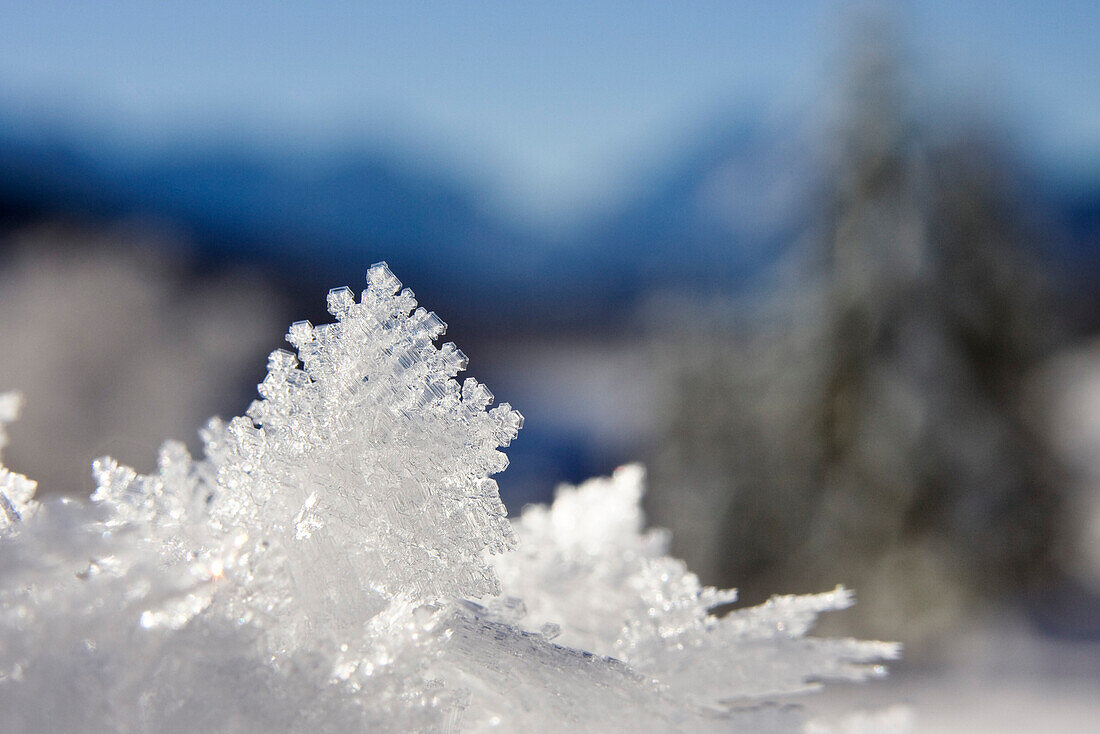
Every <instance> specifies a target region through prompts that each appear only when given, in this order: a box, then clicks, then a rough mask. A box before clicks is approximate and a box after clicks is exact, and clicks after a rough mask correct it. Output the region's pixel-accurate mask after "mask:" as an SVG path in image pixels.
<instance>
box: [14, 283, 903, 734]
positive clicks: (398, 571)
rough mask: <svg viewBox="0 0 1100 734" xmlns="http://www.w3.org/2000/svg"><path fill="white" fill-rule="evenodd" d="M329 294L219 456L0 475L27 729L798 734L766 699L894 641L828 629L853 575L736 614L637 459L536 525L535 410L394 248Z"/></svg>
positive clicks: (873, 660) (209, 450)
mask: <svg viewBox="0 0 1100 734" xmlns="http://www.w3.org/2000/svg"><path fill="white" fill-rule="evenodd" d="M329 311H330V312H331V313H332V314H333V316H335V317H336V323H333V324H328V325H324V326H318V327H314V326H312V325H311V324H309V323H308V322H300V323H297V324H294V325H293V326H292V327H291V328H290V332H289V334H288V335H287V339H288V341H289V342H290V343H291V344H292V345H294V346H295V347H296V348H297V356H295V355H294V354H291V353H290V352H284V351H276V352H274V353H273V354H272V355H271V358H270V360H269V363H268V374H267V377H266V379H265V380H264V381H263V383H262V384H261V385H260V386H259V387H260V396H261V398H260V400H258V401H256V402H254V403H253V404H252V406H251V407H250V408H249V410H248V412H247V414H246V416H245V417H240V418H234V419H233V420H231V421H229V422H228V423H226V424H223V423H221V422H219V421H212V422H211V423H210V424H209V425H208V426H207V428H206V429H205V430H204V431H203V434H202V437H203V442H204V446H205V451H204V456H203V457H202V458H201V459H197V460H196V459H192V457H191V456H189V455H188V453H187V451H186V449H185V448H184V447H183V446H182V445H181V444H178V443H174V442H169V443H167V444H165V445H164V447H163V449H162V450H161V454H160V460H159V467H158V471H157V472H156V473H155V474H152V475H148V476H142V475H138V474H137V473H136V472H134V471H133V470H132V469H129V468H127V467H123V466H119V465H118V464H117V463H115V462H114V461H112V460H110V459H101V460H99V461H97V462H96V464H95V476H96V479H97V485H98V486H97V489H96V491H95V493H94V495H93V496H92V500H93V502H92V503H91V504H90V505H85V504H81V503H76V502H72V501H68V502H58V503H46V504H44V505H42V506H39V507H37V508H35V503H34V500H32V499H31V496H32V494H33V491H34V484H33V482H30V480H27V479H26V478H24V477H20V476H19V475H16V474H12V473H10V472H7V470H2V471H0V534H2V536H3V537H2V538H0V560H2V562H0V720H2V725H3V726H2V728H3V730H4V731H10V732H31V731H34V732H43V731H73V730H81V731H120V732H199V731H201V732H272V731H275V732H279V731H286V732H292V731H310V732H358V731H362V732H367V731H371V732H374V731H394V732H396V731H402V732H403V731H485V730H499V731H525V732H542V731H547V732H549V731H564V730H575V731H619V730H627V729H630V730H635V731H639V732H646V731H661V732H663V731H754V732H759V731H796V730H797V729H798V728H799V726H801V721H800V716H799V713H798V711H797V709H795V708H793V707H791V706H780V705H773V704H771V703H768V702H769V701H778V700H779V698H778V697H781V696H785V695H787V694H790V693H796V692H799V691H802V690H805V689H806V688H808V687H812V685H813V684H814V683H815V682H817V681H820V680H822V679H826V678H843V679H860V678H865V677H868V676H874V675H880V674H882V672H883V669H882V667H881V666H880V665H878V664H877V663H878V661H880V660H882V659H886V658H891V657H894V656H895V655H896V654H897V649H896V647H895V646H893V645H890V644H886V643H867V642H858V641H854V640H826V639H815V638H810V637H806V636H805V633H806V632H807V631H808V629H809V628H810V626H811V625H812V623H813V621H814V619H815V617H816V616H817V614H818V613H820V612H822V611H826V610H830V609H839V608H843V607H844V606H846V605H848V604H849V603H850V601H851V598H850V595H849V594H848V593H847V592H845V591H844V590H842V589H837V590H836V591H833V592H830V593H827V594H822V595H817V596H807V597H776V598H775V599H773V600H772V601H770V602H768V603H767V604H764V605H762V606H760V607H754V608H750V609H742V610H739V611H735V612H732V613H730V614H728V615H726V616H724V617H721V618H719V617H717V616H715V615H712V614H711V613H710V610H712V609H713V608H714V607H716V606H719V605H726V604H729V603H730V602H732V601H733V600H734V599H735V594H734V592H732V591H719V590H716V589H713V588H707V587H701V586H700V584H699V582H698V579H697V578H696V577H695V576H694V575H693V574H691V573H689V572H687V570H686V569H685V568H684V565H683V564H682V563H681V562H680V561H677V560H675V559H672V558H670V557H668V556H667V552H666V548H667V540H668V539H667V536H666V534H664V533H663V532H661V531H657V530H650V531H645V530H644V520H643V517H642V514H641V511H640V509H639V504H638V501H639V499H640V497H641V493H642V491H643V487H642V479H643V474H642V471H641V469H640V468H637V467H625V468H623V469H620V470H619V471H618V472H616V474H615V476H614V477H613V478H611V479H607V480H594V481H592V482H589V483H587V484H585V485H583V486H581V487H580V488H576V489H572V488H563V489H562V490H560V491H559V494H558V497H557V499H556V500H555V502H554V504H553V506H552V507H550V508H541V507H537V508H528V509H527V510H526V511H525V512H524V513H523V515H522V516H521V517H520V518H518V519H517V520H516V521H515V524H514V527H513V525H512V524H511V523H509V521H508V520H507V518H506V517H505V511H504V507H503V505H502V504H501V502H500V498H499V495H498V492H497V487H496V483H495V482H494V481H493V480H492V479H491V478H490V477H491V475H493V474H495V473H498V472H500V471H501V470H503V469H504V468H505V467H506V465H507V460H506V458H505V456H504V455H503V454H502V453H501V452H500V451H499V449H500V448H501V447H503V446H507V444H508V443H509V442H510V441H511V440H512V438H514V437H515V436H516V433H517V431H518V430H519V428H520V426H521V424H522V417H521V416H520V415H519V414H518V413H517V412H515V411H514V410H512V409H511V408H510V407H509V406H508V404H507V403H502V404H500V405H498V406H497V407H494V408H492V409H489V407H488V406H489V405H490V403H491V402H492V399H493V397H492V394H491V393H490V392H489V391H488V390H487V389H486V388H485V387H484V386H482V385H480V384H478V383H477V382H476V381H474V380H472V379H467V380H466V381H465V382H464V383H463V384H462V385H461V386H460V385H459V383H458V382H457V381H456V380H455V376H456V375H457V373H458V372H460V371H461V370H462V369H464V367H465V365H466V358H465V356H464V355H463V354H462V352H460V351H459V350H458V349H457V348H456V347H455V346H454V345H453V344H444V345H442V346H441V347H437V346H436V345H435V340H436V339H437V338H438V337H439V336H440V335H441V334H442V333H443V331H444V328H445V326H444V324H443V322H442V321H440V320H439V318H438V317H436V316H435V315H434V314H432V313H429V312H426V311H424V310H423V309H420V308H417V307H416V301H415V300H414V298H413V294H412V292H411V291H409V290H408V289H403V290H402V289H401V284H400V283H399V282H398V281H397V279H396V278H395V277H394V276H393V274H392V273H391V272H390V271H389V269H388V268H387V267H386V266H385V264H379V265H376V266H374V267H372V268H371V270H370V272H369V273H368V287H367V289H366V290H365V291H363V293H362V297H361V298H360V300H359V301H356V300H355V297H354V296H353V294H352V293H351V291H349V290H347V289H340V290H335V291H332V292H331V293H330V294H329ZM15 407H17V404H16V402H15V401H14V400H13V399H12V398H10V397H6V396H5V397H2V398H0V423H2V422H6V421H8V420H10V419H11V418H12V417H14V413H15ZM2 438H3V434H2V432H0V442H2ZM517 538H518V547H517Z"/></svg>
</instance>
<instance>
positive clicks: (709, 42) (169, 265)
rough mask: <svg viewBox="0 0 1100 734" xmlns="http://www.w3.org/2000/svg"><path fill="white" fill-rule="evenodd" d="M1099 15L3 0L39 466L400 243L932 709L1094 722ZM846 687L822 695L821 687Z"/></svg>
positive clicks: (63, 469)
mask: <svg viewBox="0 0 1100 734" xmlns="http://www.w3.org/2000/svg"><path fill="white" fill-rule="evenodd" d="M1097 38H1100V5H1098V4H1097V3H1095V2H1094V1H1088V0H1081V1H1080V2H1050V1H1047V2H1038V1H1037V0H1016V1H1015V2H1011V1H1005V0H1001V1H998V2H995V1H994V0H975V1H974V2H968V3H957V2H946V1H944V2H940V1H939V0H926V1H923V2H918V1H917V0H911V1H909V2H879V3H870V2H864V3H858V4H855V3H844V2H838V1H837V0H801V1H799V2H793V1H791V2H787V1H785V0H773V1H772V2H767V3H764V2H757V3H750V2H733V1H725V2H719V1H715V2H703V1H701V0H691V1H685V2H678V3H667V2H649V1H647V0H630V1H629V2H627V1H625V0H623V1H618V0H616V1H611V0H604V1H602V2H579V1H577V2H574V1H573V0H558V1H557V2H554V3H540V4H535V3H514V2H503V1H501V2H496V1H488V0H487V1H485V2H478V3H467V2H447V3H442V2H424V3H403V2H373V3H344V2H336V1H335V0H325V1H319V2H312V3H298V4H291V3H267V2H258V1H256V0H246V1H240V2H234V3H224V2H197V1H194V0H192V1H191V2H157V3H147V2H136V1H133V2H127V1H118V2H111V3H72V2H55V1H51V0H39V1H38V2H35V3H18V2H9V1H8V0H0V40H2V42H0V389H8V388H18V389H20V390H21V391H22V392H23V393H24V394H25V396H26V399H27V402H26V407H25V410H24V416H23V418H22V420H21V421H20V422H19V424H18V425H17V426H15V427H14V428H13V430H12V441H11V446H10V447H9V448H8V449H7V453H6V459H7V461H8V463H9V464H10V465H11V466H12V467H13V468H15V469H16V470H18V471H20V472H24V473H26V474H28V475H29V476H32V477H34V478H36V479H38V480H39V482H40V486H41V490H40V491H41V492H42V493H45V494H50V493H54V494H70V495H84V494H86V493H87V492H88V491H90V489H91V487H92V482H91V477H90V471H89V467H90V462H91V460H92V459H93V458H95V457H97V456H100V455H102V454H108V453H109V454H111V455H113V456H115V457H116V458H118V459H119V460H121V461H124V462H126V463H129V464H131V465H133V466H135V467H138V468H139V469H151V468H152V466H153V463H154V457H155V451H156V447H157V445H158V444H159V442H160V441H161V440H162V439H164V438H169V437H171V438H180V439H185V440H187V439H189V440H190V443H191V445H192V448H197V440H196V439H195V438H194V437H195V435H196V430H197V428H198V427H199V426H200V425H201V424H202V423H203V422H204V421H205V419H206V418H207V417H209V416H211V415H214V414H221V415H224V416H229V415H236V414H240V413H241V412H242V411H243V410H244V408H245V407H246V406H247V404H248V402H249V401H250V400H251V398H252V395H253V394H254V390H255V384H256V383H257V382H258V381H259V380H260V379H261V378H262V376H263V371H264V365H265V356H266V354H267V352H268V351H270V350H271V349H273V348H276V347H278V346H281V344H282V335H283V333H284V330H285V326H286V325H287V324H289V323H290V322H291V321H294V320H298V319H302V318H310V319H312V320H314V321H315V322H318V321H323V320H324V319H325V318H326V317H325V313H324V294H325V293H326V291H327V290H328V289H329V288H330V287H333V286H340V285H351V286H353V287H354V286H356V285H357V284H359V283H361V282H362V277H363V274H364V272H365V270H366V268H367V266H368V265H370V264H371V263H373V262H376V261H378V260H386V261H388V262H389V264H390V266H391V267H392V268H393V270H394V271H395V272H396V273H397V275H398V276H399V277H400V278H401V279H402V280H403V281H404V282H405V283H406V285H409V286H410V287H412V288H413V289H414V291H416V293H417V294H418V296H419V297H420V298H421V300H422V302H423V303H424V304H425V305H427V306H428V307H429V308H432V309H434V310H436V311H437V312H438V313H439V314H440V315H441V316H442V317H443V318H444V320H446V321H447V322H448V323H449V325H450V330H449V333H448V338H450V339H453V340H454V341H456V342H457V343H458V344H459V345H460V346H461V347H462V349H463V350H464V351H465V352H466V353H467V354H469V355H470V357H471V368H470V372H471V374H473V375H475V376H477V377H478V378H479V379H482V380H483V381H485V382H487V383H488V384H489V385H490V386H491V387H492V388H493V389H494V391H495V392H496V393H497V395H498V396H499V397H500V398H501V399H504V400H508V401H510V402H511V403H512V404H513V405H515V406H516V407H518V408H519V409H520V410H521V411H522V412H523V413H524V414H525V416H526V417H527V425H526V427H525V428H524V430H523V432H522V434H521V436H520V438H519V439H518V440H517V441H516V442H515V443H514V444H513V446H512V448H511V450H510V451H509V455H510V458H511V462H512V465H511V467H510V468H509V469H508V471H507V472H505V473H504V474H503V475H502V476H501V477H500V485H501V489H502V493H503V494H504V498H505V501H506V503H507V504H508V506H509V508H510V509H512V510H513V511H515V510H518V509H519V508H520V507H522V506H523V505H524V504H525V503H527V502H531V501H546V500H548V499H549V498H550V497H551V496H552V492H553V489H554V487H555V485H556V484H558V483H559V482H563V481H568V482H576V481H580V480H582V479H584V478H586V477H588V476H591V475H597V474H606V473H608V472H610V471H611V470H612V469H613V468H614V467H615V466H616V465H618V464H620V463H623V462H626V461H633V460H642V461H644V462H646V464H647V465H648V467H649V475H650V483H651V490H650V495H649V497H648V498H647V502H648V509H649V512H650V515H651V518H652V520H653V521H654V522H655V523H656V524H660V525H663V526H667V527H670V528H672V529H673V531H674V533H675V535H674V538H675V544H676V551H677V553H678V554H680V555H682V556H683V557H685V558H686V559H687V560H688V562H689V564H690V565H691V567H692V568H694V569H696V570H698V572H699V573H700V575H701V576H702V577H703V579H704V581H706V582H708V583H714V584H721V585H727V586H737V587H738V588H740V589H741V592H742V598H743V600H744V601H747V602H757V601H760V600H763V599H764V598H766V597H767V596H768V595H769V594H771V593H776V592H806V591H819V590H823V589H828V588H831V587H832V586H833V585H835V584H836V583H844V584H846V585H849V586H852V587H854V588H855V589H857V592H858V594H859V598H860V604H859V605H858V608H857V609H856V610H854V611H853V612H852V613H849V614H846V615H836V619H833V620H830V621H829V622H828V623H827V631H831V632H837V631H841V632H849V633H853V634H859V635H863V636H878V637H882V638H888V639H900V640H902V641H904V642H905V643H906V645H907V650H908V652H907V659H906V661H905V662H904V663H902V664H901V665H900V666H898V670H897V673H896V675H895V676H894V679H893V682H892V683H889V684H883V685H879V686H872V687H864V688H861V689H859V690H858V691H856V690H853V691H845V690H843V689H842V690H841V691H840V692H839V693H837V694H834V697H838V698H843V697H844V696H849V697H855V698H857V699H859V700H860V701H866V702H868V703H870V704H874V703H876V702H880V701H891V700H898V699H901V700H906V701H912V702H914V703H915V704H916V705H917V707H918V715H919V718H918V730H919V731H957V730H962V729H967V730H969V731H970V732H982V731H1030V730H1036V731H1039V730H1048V729H1050V730H1053V729H1056V728H1060V729H1061V730H1062V731H1092V730H1095V729H1094V728H1093V727H1094V726H1095V721H1096V720H1097V718H1096V717H1098V716H1100V696H1098V695H1097V691H1100V73H1098V71H1100V43H1097ZM829 700H831V699H826V703H825V704H823V705H828V701H829Z"/></svg>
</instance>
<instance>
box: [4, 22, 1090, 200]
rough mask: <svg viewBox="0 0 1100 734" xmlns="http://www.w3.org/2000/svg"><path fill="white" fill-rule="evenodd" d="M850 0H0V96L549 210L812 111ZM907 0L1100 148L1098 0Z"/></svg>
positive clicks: (1033, 110)
mask: <svg viewBox="0 0 1100 734" xmlns="http://www.w3.org/2000/svg"><path fill="white" fill-rule="evenodd" d="M848 5H850V3H849V4H845V3H841V2H837V1H836V0H801V1H797V2H795V1H788V0H769V1H768V2H763V1H760V2H738V1H735V0H726V1H725V2H719V1H714V2H703V1H699V0H681V1H680V2H668V1H667V0H666V1H664V2H653V1H650V0H629V1H620V0H614V1H612V0H607V1H604V2H594V1H592V0H589V1H588V2H582V1H579V0H555V1H554V2H542V3H534V2H518V1H516V0H511V1H504V0H488V1H485V2H477V3H471V2H457V1H451V2H413V1H412V0H404V1H403V2H335V1H333V0H314V1H313V2H308V3H307V2H273V1H271V0H268V1H266V2H260V1H259V0H247V1H243V2H226V1H225V0H222V1H221V2H205V1H199V0H189V1H188V2H177V1H174V0H157V1H156V2H149V1H148V0H143V1H137V0H133V1H120V2H96V3H74V2H71V0H68V1H65V2H59V1H57V0H36V1H35V2H31V3H28V2H12V1H11V0H0V39H2V43H0V105H3V106H4V107H6V108H7V109H8V110H9V111H14V112H15V113H17V114H18V113H24V112H25V113H29V114H33V115H46V116H47V117H48V116H51V115H52V116H58V117H60V118H62V119H63V120H66V121H68V122H70V123H71V124H73V125H74V126H77V127H87V129H88V130H90V131H92V132H94V133H95V134H98V135H104V134H109V135H113V136H117V137H118V138H119V139H122V140H124V141H127V142H128V143H131V144H137V143H140V144H145V145H154V146H155V145H158V144H160V143H163V142H165V141H173V140H178V139H180V138H188V137H195V136H198V137H200V138H201V137H203V136H207V135H221V134H225V132H226V131H233V133H234V134H237V135H243V136H245V137H247V138H250V139H254V140H256V141H258V142H265V143H270V144H275V145H279V146H281V147H286V148H291V149H299V150H301V151H302V152H304V153H306V154H308V153H310V152H312V151H317V150H323V149H325V148H326V147H329V146H333V145H337V144H342V143H346V142H348V141H357V140H363V141H379V140H380V141H384V142H387V143H392V144H397V145H400V146H402V147H404V148H407V149H411V150H420V151H424V152H425V154H426V155H427V156H428V157H430V158H437V159H441V160H443V161H446V162H448V163H450V164H452V165H453V166H455V167H456V168H457V169H459V170H460V171H464V172H472V173H473V174H474V175H476V176H478V177H479V178H480V182H481V183H482V184H483V185H484V186H485V187H486V189H487V190H488V191H491V192H493V193H494V195H495V196H497V197H498V199H499V200H500V201H501V202H503V203H504V205H505V206H506V207H511V208H512V209H513V210H514V211H515V212H517V213H520V214H523V213H528V214H531V215H535V216H543V215H547V214H548V213H549V214H551V215H552V214H553V213H554V212H560V211H561V210H563V209H568V208H580V209H583V208H584V207H585V206H586V202H588V201H590V200H591V199H592V198H593V197H598V196H604V195H607V194H608V192H610V191H614V190H616V189H621V188H623V187H624V186H626V185H628V177H629V175H630V172H631V170H632V169H631V166H632V165H633V163H634V162H635V161H636V160H637V159H639V158H640V157H646V156H650V155H652V154H653V153H654V152H655V151H660V150H661V149H662V147H663V146H668V145H673V144H676V143H678V142H682V141H683V140H685V139H686V138H688V137H690V134H691V130H692V128H693V127H694V126H696V125H698V124H701V123H703V122H705V121H706V120H707V118H708V116H712V115H714V114H717V113H718V112H719V111H727V112H728V111H734V112H736V111H737V110H738V109H743V110H745V111H746V114H750V113H751V114H753V115H757V114H768V115H775V116H778V117H783V116H790V115H799V114H807V113H809V114H807V118H806V119H809V120H811V121H812V120H813V119H814V118H813V114H814V111H815V110H821V109H823V108H824V102H825V100H826V99H827V96H828V94H829V93H830V92H831V91H832V89H833V86H832V85H833V84H834V77H835V71H836V69H837V64H836V52H837V50H838V48H839V47H840V44H839V41H838V38H841V37H842V36H843V31H844V29H845V27H846V24H845V18H847V17H848V16H849V15H850V13H849V12H848V10H849V9H848V7H847V6H848ZM862 5H867V3H862ZM896 5H897V7H898V10H897V11H896V16H897V17H898V18H899V19H900V25H901V26H902V37H903V40H904V41H905V43H906V44H907V46H908V49H909V51H910V55H911V57H912V59H913V61H914V62H915V63H916V64H917V67H918V68H919V69H920V70H921V72H922V77H923V78H925V79H926V84H927V86H928V87H929V88H930V89H935V90H936V94H940V95H943V96H944V97H947V98H949V97H952V96H954V97H955V98H957V99H959V100H968V101H972V100H974V99H979V100H980V103H981V104H982V105H984V107H985V109H987V110H989V111H990V113H991V114H993V115H995V116H996V117H997V118H998V119H1000V120H1002V121H1003V123H1004V124H1005V127H1006V129H1007V130H1008V131H1009V132H1010V133H1011V134H1013V135H1015V136H1017V138H1018V139H1021V140H1023V141H1024V142H1025V144H1026V145H1027V146H1028V147H1029V148H1030V149H1031V150H1032V152H1033V153H1034V154H1035V155H1036V156H1038V157H1039V158H1041V159H1042V160H1044V161H1046V162H1049V163H1051V164H1052V165H1056V166H1063V167H1067V168H1069V169H1074V168H1080V169H1082V172H1084V173H1087V174H1091V173H1093V172H1094V171H1095V170H1097V168H1100V42H1098V40H1097V39H1098V37H1100V3H1098V2H1096V1H1095V0H1092V1H1091V2H1088V1H1084V0H1082V1H1080V2H1051V1H1049V0H1048V1H1047V2H1037V1H1034V0H1019V1H1018V2H1010V1H1008V0H1001V1H1000V2H996V1H994V0H970V1H968V2H948V1H947V0H928V1H926V2H899V3H896ZM1086 169H1087V170H1086Z"/></svg>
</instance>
